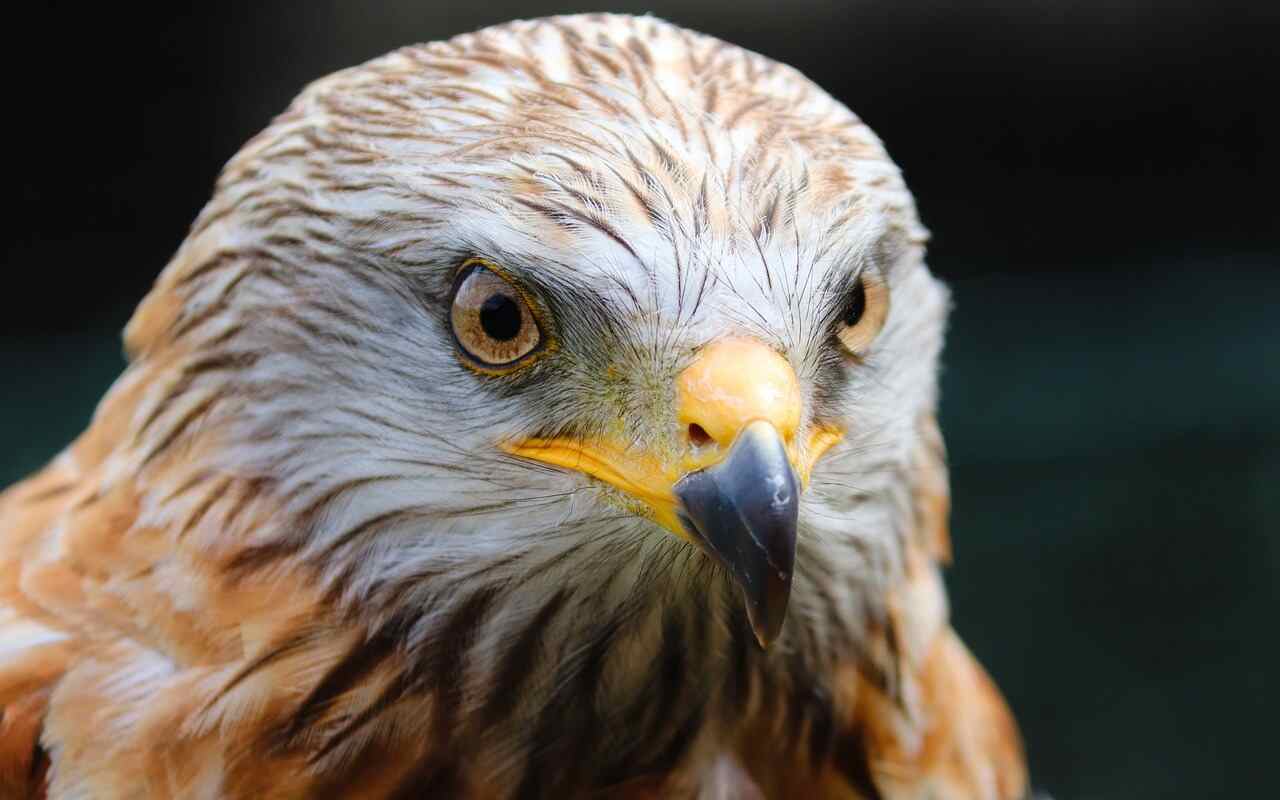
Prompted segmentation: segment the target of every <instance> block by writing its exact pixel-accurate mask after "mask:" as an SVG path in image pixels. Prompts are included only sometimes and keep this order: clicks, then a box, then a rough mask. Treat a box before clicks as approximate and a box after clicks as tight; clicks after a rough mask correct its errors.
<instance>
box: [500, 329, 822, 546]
mask: <svg viewBox="0 0 1280 800" xmlns="http://www.w3.org/2000/svg"><path fill="white" fill-rule="evenodd" d="M677 393H678V397H677V409H676V415H675V416H676V419H677V420H678V421H679V423H680V425H681V426H682V429H683V430H687V429H688V426H693V425H697V426H699V427H700V428H701V429H702V431H703V432H704V433H705V434H706V435H707V436H708V437H709V438H710V441H708V442H706V443H704V444H701V445H700V446H699V444H698V443H697V442H696V441H690V442H686V444H685V446H683V447H680V448H678V449H676V450H675V454H674V455H671V456H667V457H663V455H659V454H657V453H652V452H647V451H642V450H638V449H637V448H636V447H635V446H634V445H632V444H630V443H629V442H624V441H622V440H619V439H613V438H612V437H609V438H602V439H597V440H591V441H583V440H578V439H569V438H554V439H538V438H533V439H525V440H522V441H517V442H508V443H506V444H504V445H503V449H504V450H505V451H506V452H508V453H510V454H512V455H515V456H520V457H522V458H528V459H531V460H533V461H538V462H540V463H543V464H548V465H551V466H556V467H561V468H563V469H569V470H574V471H576V472H581V473H583V474H586V475H590V476H591V477H593V478H595V479H597V480H599V481H602V482H603V483H606V484H608V485H610V486H612V487H614V488H616V489H618V490H620V491H622V492H624V493H626V494H627V495H629V496H631V497H634V498H636V499H638V500H640V501H641V502H642V503H643V504H644V506H645V507H647V509H648V510H649V511H650V514H649V516H650V518H651V519H653V521H654V522H656V523H658V524H659V525H662V526H663V527H665V528H667V529H668V530H670V531H672V532H673V533H675V534H676V535H678V536H680V537H681V538H684V539H688V538H689V537H688V534H686V533H685V531H684V528H683V526H681V524H680V522H679V519H678V517H677V516H676V508H677V500H676V496H675V493H674V491H673V488H672V487H673V486H674V485H675V484H676V482H677V481H679V480H680V479H681V478H682V477H684V476H685V475H687V474H688V473H690V472H693V471H695V470H699V469H704V468H706V467H709V466H711V465H713V464H715V463H717V462H718V461H720V460H721V459H722V458H723V457H724V456H725V455H726V454H727V452H728V450H729V447H730V445H732V444H733V441H734V439H735V438H736V437H737V434H738V432H739V431H741V430H742V429H743V428H744V427H746V425H747V424H748V423H750V422H753V421H755V420H761V419H762V420H765V421H767V422H769V423H770V424H772V425H773V427H774V429H775V430H777V431H778V433H779V434H780V435H781V436H782V438H783V441H784V442H785V446H786V449H787V453H788V456H789V460H790V461H791V466H792V468H793V469H794V470H795V471H796V475H797V477H798V478H799V479H800V483H801V485H802V486H807V485H808V483H809V476H810V474H811V473H812V471H813V465H814V464H815V463H816V462H817V460H818V459H819V458H821V457H822V456H823V454H824V453H826V452H827V451H828V450H829V449H831V447H832V446H833V445H835V444H836V443H837V442H839V441H840V439H841V438H843V436H844V434H843V432H842V431H840V430H838V429H836V428H832V427H817V428H815V429H814V430H813V431H812V432H811V433H810V434H809V435H808V436H807V437H806V441H805V442H804V446H803V447H800V446H799V443H798V442H797V441H796V432H797V429H798V428H799V425H800V417H801V394H800V388H799V383H798V381H797V380H796V376H795V373H794V371H793V370H792V369H791V365H790V364H789V363H787V361H786V360H785V359H784V358H783V357H782V356H780V355H778V354H777V353H776V352H774V351H773V350H771V349H769V348H768V347H766V346H765V345H764V344H762V343H760V342H758V341H755V340H752V339H738V338H733V339H724V340H720V341H718V342H714V343H713V344H711V345H709V346H708V347H707V348H705V349H704V350H703V351H702V352H701V353H699V355H698V358H696V359H695V360H694V362H693V363H692V364H691V365H690V366H689V367H688V368H687V369H686V370H685V371H684V372H683V373H682V374H681V375H680V377H679V378H678V380H677ZM668 452H671V451H668Z"/></svg>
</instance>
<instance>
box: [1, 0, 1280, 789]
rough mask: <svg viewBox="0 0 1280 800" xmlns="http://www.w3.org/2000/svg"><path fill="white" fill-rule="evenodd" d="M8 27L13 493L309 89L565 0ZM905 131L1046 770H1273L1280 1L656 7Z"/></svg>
mask: <svg viewBox="0 0 1280 800" xmlns="http://www.w3.org/2000/svg"><path fill="white" fill-rule="evenodd" d="M39 9H40V10H38V11H36V10H35V6H34V4H33V7H32V9H31V10H32V11H34V13H35V14H36V16H35V17H31V18H29V19H28V21H27V22H26V23H24V25H23V26H22V27H21V28H17V27H12V28H10V35H9V37H8V38H9V39H10V41H9V42H8V43H7V45H6V49H5V52H4V54H3V58H4V60H5V61H6V62H7V63H6V66H7V68H8V71H7V74H8V75H10V76H11V80H10V81H7V82H6V83H5V86H4V91H5V95H6V96H5V108H6V114H5V117H6V124H5V125H4V129H5V134H4V135H5V137H6V138H7V139H8V140H9V142H10V147H9V154H10V155H9V158H10V160H9V161H8V162H6V163H5V165H4V170H3V178H4V186H5V190H6V194H7V195H8V196H9V198H10V202H11V203H12V205H11V207H10V212H9V218H10V221H11V222H12V223H13V224H11V225H10V226H9V227H8V228H7V229H6V230H7V234H6V235H5V237H4V238H3V240H2V241H0V251H2V252H3V262H2V263H3V267H4V270H5V274H7V275H8V276H10V277H9V280H8V283H7V289H8V290H7V291H5V292H3V293H0V311H2V312H3V313H2V314H0V373H2V374H4V375H5V376H6V377H5V379H4V387H5V388H4V391H3V393H2V395H0V404H2V406H0V411H2V412H3V413H0V485H4V484H8V483H10V482H12V481H14V480H17V479H19V478H20V477H22V476H23V475H24V474H26V473H27V472H29V471H31V470H33V469H35V468H37V467H38V466H40V465H41V464H42V463H44V462H45V461H46V460H48V459H49V458H50V457H52V456H53V455H54V454H55V453H56V452H57V451H58V450H59V449H60V448H61V447H62V446H63V445H64V444H66V443H67V442H68V441H69V440H70V439H71V438H72V437H74V436H75V435H76V434H77V433H78V432H79V431H80V430H81V429H82V428H83V426H84V425H85V423H86V421H87V419H88V417H89V415H90V413H91V411H92V409H93V407H94V404H95V402H96V401H97V399H98V397H99V396H100V395H101V394H102V392H103V391H104V390H105V389H106V387H107V386H108V385H109V384H110V383H111V381H112V380H113V379H114V377H115V376H116V375H117V374H119V372H120V370H121V368H122V366H123V360H122V356H121V354H120V343H119V331H120V329H121V327H122V326H123V325H124V323H125V321H126V320H127V319H128V317H129V314H130V312H131V310H132V308H133V306H134V305H135V303H136V302H137V301H138V300H139V299H140V297H141V296H142V294H143V293H144V292H145V291H146V290H147V288H148V286H149V285H150V283H151V281H152V280H153V278H154V277H155V275H156V274H157V273H158V272H159V270H160V269H161V268H162V267H163V265H164V264H165V262H166V260H167V259H168V257H169V256H170V254H171V253H172V252H173V250H174V249H175V248H176V247H177V245H178V243H179V242H180V241H181V239H182V237H183V235H184V233H185V231H186V228H187V225H188V224H189V223H190V221H191V220H192V219H193V218H194V216H195V214H196V213H197V211H198V210H199V209H200V207H201V205H202V204H203V202H204V200H205V199H206V198H207V196H208V194H209V191H210V188H211V185H212V182H213V179H214V177H215V175H216V173H217V171H218V169H219V167H220V166H221V164H222V163H223V162H224V161H225V160H226V159H227V158H229V157H230V156H231V155H232V153H234V152H235V150H236V149H237V148H238V147H239V146H240V145H241V144H242V143H243V142H244V141H245V140H246V139H247V138H248V137H249V136H251V135H252V134H254V133H255V132H256V131H258V130H259V129H260V128H262V127H263V126H264V125H265V124H266V123H267V121H268V120H269V119H270V117H271V116H272V115H273V114H275V113H277V112H279V111H281V110H283V108H284V107H285V105H286V104H287V103H288V102H289V100H290V98H291V97H292V96H293V95H294V94H295V93H296V92H297V91H298V90H299V89H300V88H301V87H302V86H303V84H305V83H306V82H308V81H310V80H312V79H314V78H317V77H319V76H321V75H323V74H325V73H328V72H331V71H333V70H335V69H339V68H342V67H346V66H349V65H352V64H355V63H357V62H360V61H363V60H365V59H368V58H371V57H374V56H376V55H379V54H381V53H383V52H384V51H387V50H390V49H392V48H394V47H397V46H400V45H403V44H408V43H412V42H417V41H426V40H431V39H438V38H444V37H447V36H450V35H453V34H455V33H460V32H463V31H467V30H471V29H474V28H478V27H482V26H485V25H488V24H491V23H496V22H500V21H504V20H506V19H510V18H513V17H529V16H540V15H543V14H547V13H553V12H569V11H578V10H601V7H594V8H593V7H579V6H577V5H572V4H571V5H552V4H544V3H515V2H493V1H492V0H490V2H484V3H474V2H473V3H461V2H440V1H439V0H436V1H435V2H433V1H432V0H413V1H412V2H408V1H405V2H399V1H393V2H367V3H356V2H345V3H344V2H336V1H334V0H328V1H325V0H313V1H312V2H308V3H306V4H301V3H283V2H255V3H241V4H231V3H211V2H206V3H201V4H194V5H193V9H192V10H180V9H178V8H177V7H176V6H174V7H173V8H169V9H168V10H164V9H155V8H149V9H148V10H147V11H146V12H145V13H143V12H141V11H131V10H128V9H116V8H114V7H113V8H111V9H110V10H103V11H98V12H86V11H85V10H84V9H83V8H80V7H78V6H71V5H64V4H59V3H50V4H46V5H44V6H40V7H39ZM607 10H616V11H636V12H644V11H650V12H652V13H655V14H657V15H659V16H662V17H666V18H668V19H671V20H672V21H675V22H677V23H680V24H682V25H685V26H687V27H692V28H695V29H698V30H702V31H705V32H707V33H712V34H715V35H717V36H720V37H722V38H725V39H728V40H730V41H732V42H735V43H737V44H741V45H743V46H746V47H749V48H751V49H754V50H757V51H759V52H762V53H765V54H767V55H770V56H772V57H774V58H777V59H779V60H781V61H785V62H787V63H790V64H792V65H794V66H796V67H798V68H799V69H800V70H802V71H803V72H805V73H806V74H808V75H809V76H810V77H812V78H813V79H814V80H816V81H817V82H818V83H820V84H822V85H823V86H824V87H825V88H827V89H828V90H829V91H831V92H832V93H833V94H834V95H835V96H836V97H838V98H840V99H841V100H843V101H845V102H846V103H847V104H848V105H849V106H850V107H852V108H853V109H854V110H855V111H856V112H857V113H858V114H859V115H861V116H862V117H863V119H865V120H866V121H867V122H868V123H869V124H870V125H871V126H872V127H873V128H874V129H875V130H876V131H877V132H878V133H879V134H880V135H881V137H882V138H883V139H884V140H885V142H886V143H887V145H888V147H889V150H890V152H891V153H892V154H893V155H894V157H895V159H896V160H897V162H898V163H899V164H900V165H901V166H902V168H903V169H904V171H905V173H906V176H907V180H908V182H909V184H910V185H911V186H912V187H913V189H914V191H915V192H916V195H917V198H918V201H919V205H920V208H921V211H922V214H923V216H924V220H925V222H926V224H928V225H929V227H930V228H931V229H932V230H933V232H934V241H933V244H932V248H931V263H932V265H933V267H934V269H935V270H936V271H937V272H938V273H939V274H940V275H941V276H943V277H944V278H945V279H946V280H947V281H948V282H949V283H950V284H951V286H952V288H953V291H954V295H955V304H956V310H955V314H954V316H953V322H952V332H951V336H950V339H949V345H948V350H947V355H946V372H945V375H944V380H943V414H942V421H943V429H944V431H945V433H946V435H947V438H948V442H949V445H950V450H951V460H952V478H953V483H954V487H953V488H954V496H955V511H954V518H953V537H954V540H955V543H956V555H957V561H956V564H955V566H954V567H953V568H952V569H951V571H950V572H949V574H948V582H949V584H950V588H951V592H952V603H953V615H954V619H955V622H956V625H957V627H958V628H959V630H960V632H961V633H962V635H963V636H964V637H965V638H966V639H967V641H968V642H969V643H970V645H971V646H972V648H973V650H974V651H975V652H976V653H977V654H978V656H979V657H980V658H981V659H982V660H983V662H984V663H985V664H987V665H988V667H989V668H990V670H991V672H992V673H993V674H994V675H995V677H996V679H997V681H998V682H999V684H1000V685H1001V687H1002V688H1003V689H1004V691H1005V693H1006V694H1007V695H1008V697H1009V700H1010V702H1011V703H1012V705H1013V707H1014V710H1015V712H1016V713H1017V715H1018V717H1019V719H1020V721H1021V724H1022V726H1023V730H1024V732H1025V734H1026V738H1027V742H1028V749H1029V755H1030V759H1031V764H1032V770H1033V774H1034V776H1035V780H1036V782H1037V784H1038V785H1039V786H1041V787H1042V788H1044V789H1047V790H1049V791H1051V792H1052V793H1053V794H1054V795H1055V797H1057V798H1059V800H1062V799H1064V798H1065V799H1066V800H1074V799H1075V798H1117V799H1119V798H1123V799H1124V800H1139V799H1140V798H1172V797H1188V798H1191V797H1195V798H1200V797H1241V796H1250V797H1256V796H1272V794H1273V792H1274V791H1275V790H1274V786H1273V785H1272V784H1274V780H1275V779H1274V776H1273V772H1274V762H1273V759H1274V756H1273V755H1272V750H1273V749H1274V743H1273V739H1274V731H1275V720H1276V719H1277V716H1280V698H1278V697H1277V692H1276V691H1274V689H1273V687H1272V686H1271V685H1270V680H1269V678H1270V677H1271V675H1272V674H1275V673H1276V672H1277V668H1278V667H1280V657H1278V656H1280V648H1278V646H1277V644H1276V639H1277V636H1276V627H1277V625H1276V621H1275V617H1276V613H1277V610H1278V609H1280V541H1277V538H1276V534H1277V532H1278V529H1280V493H1278V492H1277V486H1278V485H1280V451H1278V450H1277V445H1280V365H1278V364H1277V357H1278V356H1280V352H1278V349H1277V348H1278V347H1280V224H1278V223H1280V212H1278V211H1277V209H1278V207H1280V204H1278V203H1277V199H1276V190H1275V185H1276V180H1277V179H1278V178H1280V146H1278V145H1277V138H1276V137H1277V122H1280V113H1278V110H1277V109H1278V106H1280V104H1278V103H1277V94H1278V91H1280V58H1278V57H1277V56H1276V52H1275V48H1276V40H1277V34H1278V33H1280V4H1276V3H1274V2H1271V3H1264V2H1258V3H1256V4H1233V3H1231V2H1222V0H1217V1H1214V0H1203V2H1178V0H1168V1H1167V2H1162V3H1158V4H1157V3H1141V2H1135V0H1074V1H1073V2H1068V0H1035V1H1034V2H1027V1H1026V0H1022V1H1020V2H1019V1H1017V0H1003V2H990V3H982V4H976V3H975V4H965V3H951V2H944V1H943V0H862V1H861V2H858V3H854V4H851V5H841V4H837V3H828V2H820V1H819V0H791V1H790V2H789V3H787V4H786V5H785V6H784V5H783V4H778V3H773V2H763V0H689V1H688V2H682V3H672V2H663V1H661V0H650V2H648V3H645V4H643V5H633V4H628V3H620V2H619V3H613V4H611V5H609V6H607Z"/></svg>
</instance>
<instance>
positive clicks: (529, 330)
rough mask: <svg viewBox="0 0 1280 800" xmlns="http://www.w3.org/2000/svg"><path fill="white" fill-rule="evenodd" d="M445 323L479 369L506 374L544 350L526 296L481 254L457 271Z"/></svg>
mask: <svg viewBox="0 0 1280 800" xmlns="http://www.w3.org/2000/svg"><path fill="white" fill-rule="evenodd" d="M449 325H450V327H451V328H452V330H453V337H454V339H455V341H456V342H457V345H458V351H459V354H460V355H461V356H462V358H463V362H464V363H466V364H467V365H468V366H470V367H472V368H474V369H477V370H479V371H480V372H485V373H488V374H506V373H508V372H511V371H512V370H515V369H517V368H519V367H521V366H524V365H525V364H526V363H527V362H529V361H531V360H532V357H533V356H535V355H536V354H537V353H539V352H541V351H542V350H543V349H544V340H545V337H544V336H543V332H542V328H541V327H540V326H539V322H538V317H537V315H536V314H535V313H534V311H533V308H532V306H531V304H530V301H529V298H528V297H527V296H526V295H525V294H524V292H523V291H521V290H520V289H519V288H518V287H516V286H515V285H514V284H513V283H511V282H510V281H508V280H507V279H506V278H504V277H502V276H501V275H500V274H498V272H496V271H495V266H494V265H492V264H489V263H488V262H486V261H482V260H480V259H471V260H469V261H467V262H466V263H465V264H463V265H462V267H461V268H460V269H459V270H458V277H457V280H456V281H455V282H454V289H453V302H452V304H451V306H450V309H449Z"/></svg>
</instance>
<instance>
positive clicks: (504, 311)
mask: <svg viewBox="0 0 1280 800" xmlns="http://www.w3.org/2000/svg"><path fill="white" fill-rule="evenodd" d="M480 327H482V328H484V332H485V333H486V334H488V335H489V336H490V337H491V338H493V339H497V340H498V341H499V342H509V341H511V340H512V339H514V338H516V334H517V333H519V332H520V306H518V305H516V301H514V300H512V299H511V298H510V297H507V296H506V295H505V294H491V295H489V299H487V300H485V301H484V303H483V304H482V305H481V306H480Z"/></svg>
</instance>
